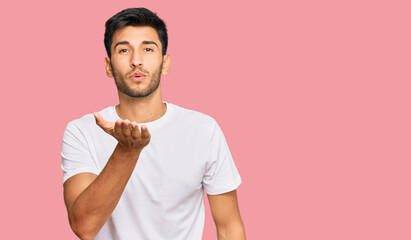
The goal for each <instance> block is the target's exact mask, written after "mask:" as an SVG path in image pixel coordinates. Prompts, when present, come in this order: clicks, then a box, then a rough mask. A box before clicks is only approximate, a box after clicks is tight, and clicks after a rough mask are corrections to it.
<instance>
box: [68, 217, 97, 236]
mask: <svg viewBox="0 0 411 240" xmlns="http://www.w3.org/2000/svg"><path fill="white" fill-rule="evenodd" d="M69 222H70V227H71V230H72V231H73V232H74V234H76V235H77V237H79V238H80V239H81V240H93V239H94V238H95V237H96V235H97V233H98V231H99V230H98V229H96V227H95V226H93V224H90V223H89V221H84V220H83V219H79V218H78V217H75V216H72V215H70V216H69Z"/></svg>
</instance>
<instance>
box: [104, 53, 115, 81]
mask: <svg viewBox="0 0 411 240" xmlns="http://www.w3.org/2000/svg"><path fill="white" fill-rule="evenodd" d="M104 63H105V64H106V74H107V77H109V78H112V77H113V70H112V69H111V64H110V63H111V62H110V58H109V57H106V58H105V59H104Z"/></svg>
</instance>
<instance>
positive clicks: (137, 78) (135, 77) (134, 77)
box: [130, 72, 146, 81]
mask: <svg viewBox="0 0 411 240" xmlns="http://www.w3.org/2000/svg"><path fill="white" fill-rule="evenodd" d="M130 78H131V79H132V80H133V81H141V80H143V79H145V78H146V75H144V74H142V73H140V72H136V73H134V74H133V75H131V76H130Z"/></svg>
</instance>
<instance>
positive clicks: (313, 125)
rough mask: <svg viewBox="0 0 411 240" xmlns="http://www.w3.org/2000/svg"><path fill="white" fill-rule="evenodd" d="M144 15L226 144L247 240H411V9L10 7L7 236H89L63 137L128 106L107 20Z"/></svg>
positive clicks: (193, 105)
mask: <svg viewBox="0 0 411 240" xmlns="http://www.w3.org/2000/svg"><path fill="white" fill-rule="evenodd" d="M138 6H144V7H147V8H149V9H151V10H153V11H154V12H157V13H158V14H159V16H160V17H162V18H163V19H164V20H165V21H166V23H167V25H168V29H169V40H170V41H169V46H170V47H169V53H170V54H171V57H172V69H171V73H170V75H169V76H167V77H165V78H163V79H162V81H163V82H162V88H163V94H164V99H165V100H166V101H169V102H172V103H175V104H178V105H180V106H183V107H186V108H190V109H195V110H198V111H201V112H204V113H207V114H209V115H211V116H213V117H214V118H215V119H216V120H217V121H218V122H219V124H220V126H221V127H222V129H223V131H224V133H225V135H226V138H227V140H228V143H229V146H230V149H231V152H232V155H233V157H234V159H235V161H236V164H237V167H238V169H239V171H240V174H241V176H242V179H243V184H242V185H241V186H240V188H239V189H238V195H239V202H240V209H241V214H242V217H243V219H244V223H245V226H246V231H247V236H248V239H290V240H291V239H293V240H294V239H296V240H297V239H315V240H329V239H411V231H410V225H411V192H410V183H411V174H410V167H411V162H410V160H411V152H410V144H411V127H410V126H411V114H410V100H411V97H410V85H411V84H410V80H411V71H410V64H411V49H410V43H411V35H410V23H411V17H410V16H411V15H410V7H411V6H410V4H409V1H302V0H300V1H296V0H294V1H263V0H254V1H217V0H209V1H201V2H200V1H188V0H187V1H104V2H103V1H79V0H75V1H64V2H63V1H51V0H38V1H10V2H7V3H6V2H4V1H3V2H2V3H1V6H0V9H1V14H0V24H1V26H0V27H1V28H0V31H1V38H0V41H1V46H2V48H1V58H0V59H1V60H0V61H1V73H2V76H1V77H2V87H1V95H0V97H1V102H2V103H3V107H2V108H3V109H4V110H5V111H4V112H3V114H2V117H1V126H2V133H1V139H2V140H1V141H2V151H1V153H2V161H1V163H2V164H1V165H2V166H1V168H0V171H1V172H0V184H1V196H2V197H1V200H0V201H1V204H0V212H1V214H0V215H1V219H2V230H1V236H2V237H1V238H2V239H59V240H65V239H75V235H74V234H73V233H72V232H71V230H70V227H69V224H68V220H67V217H66V210H65V207H64V203H63V195H62V172H61V170H60V163H61V158H60V145H61V137H62V134H63V130H64V128H65V125H66V124H67V122H69V121H70V120H72V119H75V118H79V117H81V116H83V115H84V114H87V113H90V112H93V111H97V110H101V109H102V108H105V107H107V106H110V105H115V104H117V95H116V90H115V85H114V82H113V80H112V79H109V78H107V77H106V76H105V72H104V60H103V59H104V57H105V54H106V53H105V50H104V46H103V33H104V23H105V21H106V20H107V19H108V18H109V17H111V16H112V15H113V14H115V13H116V12H118V11H120V10H122V9H124V8H127V7H138ZM207 211H208V209H207ZM204 239H216V237H215V229H214V225H213V222H212V219H211V216H210V214H209V213H208V212H207V220H206V226H205V231H204Z"/></svg>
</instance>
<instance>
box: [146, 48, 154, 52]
mask: <svg viewBox="0 0 411 240" xmlns="http://www.w3.org/2000/svg"><path fill="white" fill-rule="evenodd" d="M144 51H146V52H153V51H154V50H153V49H151V48H144Z"/></svg>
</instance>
